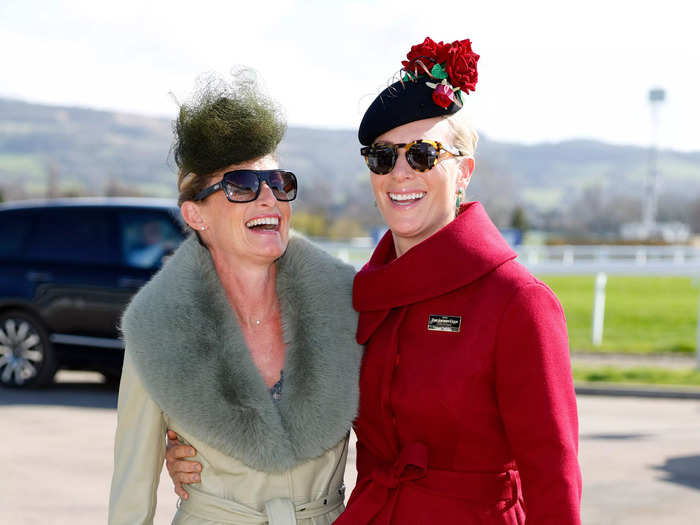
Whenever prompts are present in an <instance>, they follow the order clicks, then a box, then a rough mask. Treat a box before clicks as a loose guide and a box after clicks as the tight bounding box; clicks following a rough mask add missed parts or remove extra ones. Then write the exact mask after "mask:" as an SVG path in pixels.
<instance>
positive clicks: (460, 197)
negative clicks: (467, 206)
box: [455, 190, 464, 212]
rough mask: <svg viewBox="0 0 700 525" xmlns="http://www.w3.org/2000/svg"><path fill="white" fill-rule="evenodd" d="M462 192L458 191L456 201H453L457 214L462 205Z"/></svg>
mask: <svg viewBox="0 0 700 525" xmlns="http://www.w3.org/2000/svg"><path fill="white" fill-rule="evenodd" d="M463 194H464V192H463V191H462V190H459V191H458V192H457V199H456V200H455V208H456V209H457V212H459V207H460V205H461V204H462V195H463Z"/></svg>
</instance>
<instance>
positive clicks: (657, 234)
mask: <svg viewBox="0 0 700 525" xmlns="http://www.w3.org/2000/svg"><path fill="white" fill-rule="evenodd" d="M691 233H692V232H691V231H690V226H688V225H687V224H685V223H682V222H657V223H653V224H651V225H650V224H645V223H643V222H628V223H625V224H623V225H622V227H621V228H620V235H621V236H622V238H623V239H624V240H626V241H649V240H662V241H664V242H667V243H673V244H680V243H686V242H688V240H689V239H690V236H691Z"/></svg>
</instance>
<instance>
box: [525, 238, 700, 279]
mask: <svg viewBox="0 0 700 525" xmlns="http://www.w3.org/2000/svg"><path fill="white" fill-rule="evenodd" d="M517 252H518V261H520V262H521V263H522V264H523V265H525V266H526V267H527V268H528V269H529V270H530V271H531V272H533V273H539V274H547V273H568V274H580V275H586V274H594V273H599V272H604V273H609V274H624V275H679V276H683V275H684V276H697V275H700V247H695V246H684V245H678V246H608V245H596V246H520V247H518V248H517Z"/></svg>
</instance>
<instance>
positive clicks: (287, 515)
mask: <svg viewBox="0 0 700 525" xmlns="http://www.w3.org/2000/svg"><path fill="white" fill-rule="evenodd" d="M265 512H266V513H267V520H268V523H269V525H296V523H297V517H296V508H295V507H294V503H292V500H290V499H289V498H273V499H269V500H267V501H266V502H265Z"/></svg>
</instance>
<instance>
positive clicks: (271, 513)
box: [180, 487, 343, 525]
mask: <svg viewBox="0 0 700 525" xmlns="http://www.w3.org/2000/svg"><path fill="white" fill-rule="evenodd" d="M187 491H188V492H189V493H190V497H189V499H187V500H181V502H180V511H181V512H184V513H186V514H189V515H191V516H195V517H197V518H201V519H205V520H210V521H215V522H217V523H230V524H236V525H261V524H265V523H269V525H295V524H296V522H297V520H301V519H309V518H315V517H318V516H323V515H324V514H327V513H329V512H333V511H334V510H336V509H337V508H338V507H340V506H341V505H342V504H343V496H342V493H343V491H342V490H340V489H339V490H336V491H333V492H332V493H331V494H329V495H328V497H326V498H321V499H318V500H316V501H310V502H306V503H302V504H295V503H294V502H293V501H292V500H290V499H289V498H273V499H270V500H268V501H266V502H265V509H264V510H263V511H262V512H260V511H257V510H255V509H253V508H251V507H248V506H247V505H243V504H241V503H237V502H236V501H233V500H230V499H225V498H220V497H218V496H214V495H212V494H207V493H205V492H202V491H200V490H198V489H195V488H193V487H188V488H187Z"/></svg>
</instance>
